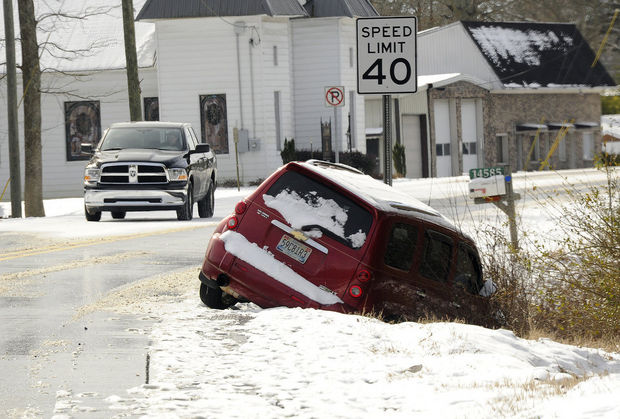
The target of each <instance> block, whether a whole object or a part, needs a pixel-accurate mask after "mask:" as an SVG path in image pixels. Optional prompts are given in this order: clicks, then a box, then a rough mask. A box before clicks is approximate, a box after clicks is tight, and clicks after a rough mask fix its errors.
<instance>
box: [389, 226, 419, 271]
mask: <svg viewBox="0 0 620 419" xmlns="http://www.w3.org/2000/svg"><path fill="white" fill-rule="evenodd" d="M417 241H418V229H417V228H415V227H414V226H412V225H409V224H402V223H397V224H394V227H393V228H392V233H391V234H390V238H389V240H388V244H387V248H386V249H385V256H384V258H383V260H384V261H385V264H386V265H388V266H391V267H393V268H396V269H402V270H403V271H409V269H411V265H412V263H413V252H414V250H415V246H416V243H417Z"/></svg>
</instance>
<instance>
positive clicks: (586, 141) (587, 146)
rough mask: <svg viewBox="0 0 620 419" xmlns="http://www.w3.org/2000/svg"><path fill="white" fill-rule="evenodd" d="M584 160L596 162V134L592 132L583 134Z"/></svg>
mask: <svg viewBox="0 0 620 419" xmlns="http://www.w3.org/2000/svg"><path fill="white" fill-rule="evenodd" d="M583 159H584V160H590V161H591V160H594V134H592V133H591V132H584V133H583Z"/></svg>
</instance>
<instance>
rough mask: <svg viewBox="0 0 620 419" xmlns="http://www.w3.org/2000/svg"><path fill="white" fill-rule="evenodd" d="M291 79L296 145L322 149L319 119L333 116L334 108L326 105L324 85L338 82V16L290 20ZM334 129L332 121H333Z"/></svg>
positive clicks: (337, 84) (336, 84) (329, 118)
mask: <svg viewBox="0 0 620 419" xmlns="http://www.w3.org/2000/svg"><path fill="white" fill-rule="evenodd" d="M291 23H292V28H293V79H294V80H295V84H294V109H295V145H296V146H297V148H306V149H309V148H310V143H311V142H312V148H313V149H314V150H320V149H321V125H320V121H321V118H322V119H323V121H329V120H332V119H333V110H332V109H331V108H328V107H326V106H325V99H324V89H325V86H339V85H340V83H341V80H340V74H339V67H340V60H341V57H340V47H339V45H338V43H337V42H335V41H334V40H335V39H338V38H337V37H338V19H335V18H328V19H299V20H293V21H292V22H291ZM332 128H333V121H332Z"/></svg>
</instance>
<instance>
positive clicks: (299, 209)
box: [200, 160, 494, 326]
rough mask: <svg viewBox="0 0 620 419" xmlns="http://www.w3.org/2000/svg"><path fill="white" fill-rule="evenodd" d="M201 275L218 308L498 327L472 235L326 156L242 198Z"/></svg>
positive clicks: (283, 172)
mask: <svg viewBox="0 0 620 419" xmlns="http://www.w3.org/2000/svg"><path fill="white" fill-rule="evenodd" d="M200 281H201V286H200V298H201V300H202V301H203V302H204V303H205V304H206V305H207V306H208V307H211V308H226V307H228V306H230V305H232V304H234V303H235V302H236V301H248V300H249V301H252V302H253V303H255V304H258V305H259V306H261V307H263V308H268V307H276V306H288V307H311V308H320V309H326V310H334V311H339V312H345V313H352V312H355V313H361V312H375V313H377V314H381V315H382V316H383V318H385V319H389V320H405V319H417V318H421V317H427V316H430V317H439V318H452V319H455V318H460V319H464V320H465V321H467V322H470V323H475V324H481V325H485V326H492V325H494V321H493V316H491V315H490V312H491V310H490V307H489V304H488V303H489V301H488V298H487V297H483V296H482V295H480V292H481V290H483V288H484V289H485V290H486V287H483V285H484V284H483V279H482V268H481V265H480V259H479V256H478V251H477V249H476V246H475V244H474V242H473V241H472V240H471V239H470V238H469V237H467V236H466V235H464V234H463V233H462V232H461V231H459V230H458V229H457V228H456V227H455V226H453V225H452V224H451V223H450V222H449V221H448V220H447V219H446V218H445V217H443V216H442V215H441V214H439V213H438V212H437V211H435V210H434V209H432V208H431V207H429V206H427V205H425V204H423V203H421V202H420V201H418V200H416V199H414V198H412V197H410V196H408V195H406V194H403V193H401V192H399V191H397V190H395V189H393V188H391V187H390V186H387V185H385V184H384V183H382V182H380V181H377V180H375V179H373V178H371V177H370V176H366V175H364V174H363V173H361V172H360V171H358V170H356V169H354V168H351V167H349V166H345V165H340V164H334V163H329V162H324V161H318V160H309V161H307V162H305V163H301V162H293V163H289V164H287V165H286V166H283V167H282V168H280V169H279V170H277V171H276V172H275V173H274V174H272V175H271V176H270V177H269V178H268V179H267V180H265V181H264V182H263V183H262V184H261V185H260V186H259V187H258V188H257V189H256V191H255V192H254V193H252V194H251V195H250V196H248V197H247V198H245V199H244V200H243V201H241V202H239V203H238V204H237V205H236V207H235V212H234V214H231V215H230V216H229V217H227V218H225V219H224V220H223V221H222V222H221V223H220V224H219V226H218V227H217V229H216V231H215V233H214V234H213V236H212V237H211V240H210V242H209V245H208V247H207V251H206V255H205V260H204V263H203V265H202V270H201V272H200ZM483 294H484V291H483Z"/></svg>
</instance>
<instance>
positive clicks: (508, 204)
mask: <svg viewBox="0 0 620 419" xmlns="http://www.w3.org/2000/svg"><path fill="white" fill-rule="evenodd" d="M469 178H470V182H469V197H470V198H474V203H475V204H488V203H491V204H493V205H495V206H496V207H497V208H499V209H500V210H501V211H502V212H504V213H505V214H506V215H507V216H508V225H509V228H510V243H511V244H512V247H513V249H514V250H516V249H518V247H519V238H518V236H517V214H516V210H515V200H517V199H521V196H520V195H519V194H517V193H515V192H514V189H513V187H512V171H511V170H510V166H499V167H491V168H488V167H487V168H479V169H471V170H470V171H469Z"/></svg>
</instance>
